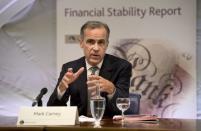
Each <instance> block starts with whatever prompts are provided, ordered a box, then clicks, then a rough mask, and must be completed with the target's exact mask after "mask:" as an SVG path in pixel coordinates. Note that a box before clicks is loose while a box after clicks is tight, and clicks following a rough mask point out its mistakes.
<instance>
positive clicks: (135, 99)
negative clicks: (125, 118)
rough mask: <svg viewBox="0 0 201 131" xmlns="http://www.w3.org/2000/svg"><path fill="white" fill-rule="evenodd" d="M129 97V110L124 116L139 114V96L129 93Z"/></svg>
mask: <svg viewBox="0 0 201 131" xmlns="http://www.w3.org/2000/svg"><path fill="white" fill-rule="evenodd" d="M129 97H130V108H129V109H128V110H126V111H125V114H126V115H129V114H139V112H140V99H141V95H140V94H137V93H130V94H129Z"/></svg>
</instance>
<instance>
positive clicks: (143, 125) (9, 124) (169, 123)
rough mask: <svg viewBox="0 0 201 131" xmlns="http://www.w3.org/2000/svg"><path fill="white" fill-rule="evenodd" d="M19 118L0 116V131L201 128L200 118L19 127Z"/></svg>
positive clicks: (193, 130) (175, 130) (182, 130)
mask: <svg viewBox="0 0 201 131" xmlns="http://www.w3.org/2000/svg"><path fill="white" fill-rule="evenodd" d="M16 121H17V118H16V117H15V118H13V117H10V118H2V117H0V131H4V130H5V131H10V130H11V131H14V130H16V131H21V130H24V131H25V130H29V131H66V130H70V131H77V130H81V131H101V130H102V131H106V130H107V131H126V130H131V131H150V130H151V131H196V129H197V131H199V129H200V130H201V120H199V119H167V118H160V119H159V121H158V122H154V123H148V122H134V121H130V122H125V123H124V124H123V125H122V123H121V121H113V120H112V119H109V118H106V119H103V120H102V121H101V127H99V128H95V127H94V125H93V123H92V122H82V123H80V124H78V125H75V126H27V127H17V126H16Z"/></svg>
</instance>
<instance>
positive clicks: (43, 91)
mask: <svg viewBox="0 0 201 131" xmlns="http://www.w3.org/2000/svg"><path fill="white" fill-rule="evenodd" d="M46 93H47V88H45V87H44V88H42V89H41V90H40V94H39V95H38V96H37V97H36V99H35V100H34V102H33V103H32V106H35V105H36V104H38V106H42V100H41V99H42V97H43V95H45V94H46Z"/></svg>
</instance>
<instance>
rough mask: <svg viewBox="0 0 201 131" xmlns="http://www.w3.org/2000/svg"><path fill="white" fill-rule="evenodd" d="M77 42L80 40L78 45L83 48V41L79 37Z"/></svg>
mask: <svg viewBox="0 0 201 131" xmlns="http://www.w3.org/2000/svg"><path fill="white" fill-rule="evenodd" d="M79 42H80V47H81V48H83V44H84V41H83V40H82V39H81V38H80V39H79Z"/></svg>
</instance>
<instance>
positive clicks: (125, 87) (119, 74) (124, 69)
mask: <svg viewBox="0 0 201 131" xmlns="http://www.w3.org/2000/svg"><path fill="white" fill-rule="evenodd" d="M131 75H132V65H131V64H130V63H129V62H125V63H122V64H121V66H118V69H117V70H116V71H115V73H114V75H113V76H115V79H114V81H113V84H114V85H115V88H116V92H115V94H114V96H113V97H112V99H110V100H109V99H107V108H108V111H109V112H110V115H112V116H113V115H117V114H121V112H120V110H119V109H118V108H117V107H116V99H117V98H118V97H129V87H130V79H131Z"/></svg>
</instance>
